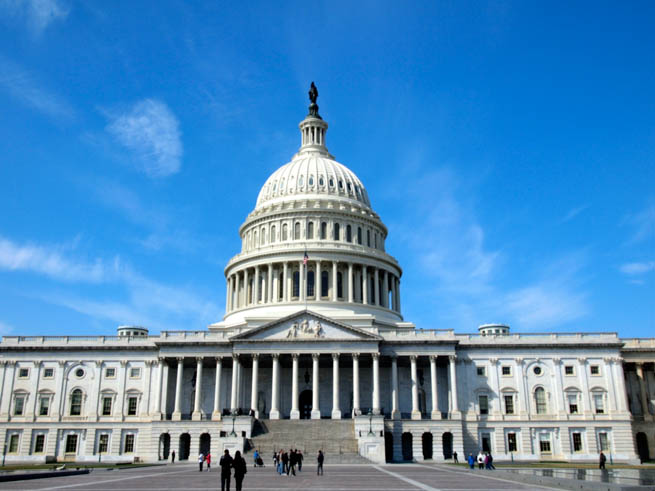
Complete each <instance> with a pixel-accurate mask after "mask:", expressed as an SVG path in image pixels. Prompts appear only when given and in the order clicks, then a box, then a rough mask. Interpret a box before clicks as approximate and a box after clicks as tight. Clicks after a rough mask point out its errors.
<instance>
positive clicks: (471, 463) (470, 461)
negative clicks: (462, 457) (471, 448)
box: [467, 453, 475, 469]
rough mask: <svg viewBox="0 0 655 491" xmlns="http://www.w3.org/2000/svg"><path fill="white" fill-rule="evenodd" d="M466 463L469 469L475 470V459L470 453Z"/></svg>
mask: <svg viewBox="0 0 655 491" xmlns="http://www.w3.org/2000/svg"><path fill="white" fill-rule="evenodd" d="M467 461H468V463H469V467H470V468H471V469H475V457H473V454H472V453H470V454H469V457H468V459H467Z"/></svg>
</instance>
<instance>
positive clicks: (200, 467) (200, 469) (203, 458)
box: [198, 452, 205, 472]
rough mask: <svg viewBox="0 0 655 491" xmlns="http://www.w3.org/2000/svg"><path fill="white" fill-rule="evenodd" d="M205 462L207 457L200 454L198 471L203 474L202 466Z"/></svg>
mask: <svg viewBox="0 0 655 491" xmlns="http://www.w3.org/2000/svg"><path fill="white" fill-rule="evenodd" d="M204 462H205V455H204V454H203V453H202V452H200V453H199V454H198V471H199V472H202V464H203V463H204Z"/></svg>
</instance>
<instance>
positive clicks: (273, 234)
mask: <svg viewBox="0 0 655 491" xmlns="http://www.w3.org/2000/svg"><path fill="white" fill-rule="evenodd" d="M273 242H275V225H273V226H271V243H273Z"/></svg>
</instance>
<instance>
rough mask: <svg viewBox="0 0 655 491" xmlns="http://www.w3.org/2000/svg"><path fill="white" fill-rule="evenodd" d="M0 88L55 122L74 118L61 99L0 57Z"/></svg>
mask: <svg viewBox="0 0 655 491" xmlns="http://www.w3.org/2000/svg"><path fill="white" fill-rule="evenodd" d="M0 88H2V89H4V90H5V91H6V92H7V93H9V94H10V95H11V96H12V97H14V98H15V99H16V100H18V101H19V102H21V103H22V104H24V105H26V106H28V107H31V108H32V109H36V110H37V111H39V112H41V113H43V114H45V115H46V116H49V117H51V118H53V119H56V120H61V119H64V120H69V119H72V118H73V117H74V111H73V108H72V107H71V106H70V105H69V104H68V102H66V101H65V100H63V99H62V98H61V97H59V96H57V95H55V94H53V93H51V92H49V91H48V90H46V89H45V88H43V87H41V86H40V85H39V83H38V82H37V81H36V78H35V77H34V76H33V75H31V74H30V73H29V72H27V71H25V70H24V69H22V68H21V67H19V66H18V65H16V64H15V63H13V62H11V61H10V60H8V59H6V58H5V57H3V56H2V55H0Z"/></svg>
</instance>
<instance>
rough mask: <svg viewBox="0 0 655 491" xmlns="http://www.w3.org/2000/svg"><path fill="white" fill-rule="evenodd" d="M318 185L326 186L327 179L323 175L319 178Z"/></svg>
mask: <svg viewBox="0 0 655 491" xmlns="http://www.w3.org/2000/svg"><path fill="white" fill-rule="evenodd" d="M318 185H319V186H321V187H323V186H325V180H324V179H323V176H321V177H319V178H318Z"/></svg>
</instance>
